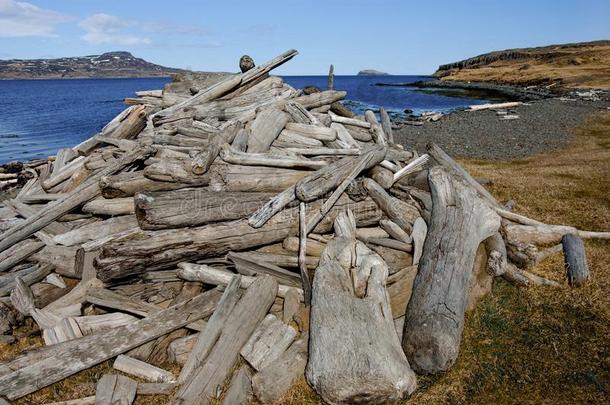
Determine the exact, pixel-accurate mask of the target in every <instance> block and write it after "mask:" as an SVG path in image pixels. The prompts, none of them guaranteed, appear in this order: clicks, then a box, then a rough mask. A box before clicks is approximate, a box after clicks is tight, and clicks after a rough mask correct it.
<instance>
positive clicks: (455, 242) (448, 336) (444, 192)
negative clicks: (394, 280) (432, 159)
mask: <svg viewBox="0 0 610 405" xmlns="http://www.w3.org/2000/svg"><path fill="white" fill-rule="evenodd" d="M428 177H429V183H430V188H431V191H432V200H433V208H432V220H431V224H430V228H429V229H428V234H427V236H426V241H425V244H424V250H423V254H422V257H421V260H420V265H419V271H418V273H417V277H416V278H415V284H414V286H413V293H412V295H411V300H410V302H409V307H408V308H407V313H406V321H405V329H404V334H403V348H404V350H405V353H406V354H407V358H409V360H410V362H411V363H412V365H413V367H414V368H415V369H416V370H420V371H422V372H424V373H438V372H441V371H446V370H447V369H448V368H449V367H450V366H451V365H452V364H453V363H454V362H455V360H456V358H457V356H458V353H459V347H460V343H461V338H462V331H463V328H464V313H465V310H466V305H467V301H468V291H469V285H470V278H471V275H472V269H473V265H474V259H475V254H476V251H477V249H478V246H479V244H480V243H481V242H482V241H483V240H485V239H487V238H488V237H490V236H492V235H493V234H495V233H496V232H497V231H498V228H499V227H500V217H499V216H498V215H497V214H496V213H495V211H493V210H492V209H491V208H490V206H489V205H488V204H487V203H486V202H484V200H482V199H481V198H479V197H478V196H477V194H476V192H475V191H474V190H472V188H471V187H469V186H467V185H465V184H464V183H462V182H461V181H460V180H458V179H457V178H456V177H454V176H452V175H450V174H449V173H448V171H447V170H446V169H443V168H442V167H434V168H432V169H430V173H429V175H428Z"/></svg>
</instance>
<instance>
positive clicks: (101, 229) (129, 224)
mask: <svg viewBox="0 0 610 405" xmlns="http://www.w3.org/2000/svg"><path fill="white" fill-rule="evenodd" d="M137 225H138V221H137V220H136V218H135V217H134V216H133V215H122V216H119V217H112V218H108V219H106V220H104V221H98V222H93V223H91V224H88V225H85V226H81V227H80V228H76V229H74V230H72V231H70V232H67V233H64V234H61V235H57V236H55V237H54V238H53V240H54V241H55V243H57V244H59V245H64V246H74V245H77V244H80V243H83V242H86V241H90V240H94V239H99V238H102V237H105V236H108V235H114V234H116V233H119V232H123V231H125V230H127V229H131V228H133V227H136V226H137Z"/></svg>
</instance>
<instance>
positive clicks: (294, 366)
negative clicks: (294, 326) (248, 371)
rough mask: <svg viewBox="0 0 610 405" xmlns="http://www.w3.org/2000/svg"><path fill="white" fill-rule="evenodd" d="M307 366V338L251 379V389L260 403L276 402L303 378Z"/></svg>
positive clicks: (298, 341) (292, 346) (297, 341)
mask: <svg viewBox="0 0 610 405" xmlns="http://www.w3.org/2000/svg"><path fill="white" fill-rule="evenodd" d="M306 364H307V337H301V338H299V339H298V340H296V341H295V342H294V343H293V344H292V345H291V346H290V347H289V348H288V350H286V351H285V352H284V353H282V355H281V356H279V357H278V358H277V359H276V360H275V361H273V362H272V363H270V364H269V365H268V366H266V367H264V368H263V369H262V370H260V371H259V372H258V373H256V374H255V375H254V377H253V378H252V389H253V390H254V393H255V394H256V398H257V399H258V400H259V401H261V402H262V403H275V402H277V401H278V400H279V399H280V398H281V397H282V396H283V395H284V394H285V393H286V392H287V391H288V390H289V389H290V387H291V386H292V385H293V384H294V383H295V382H296V381H297V380H298V379H299V378H300V377H302V376H303V374H304V372H305V365H306Z"/></svg>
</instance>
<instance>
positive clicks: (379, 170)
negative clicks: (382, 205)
mask: <svg viewBox="0 0 610 405" xmlns="http://www.w3.org/2000/svg"><path fill="white" fill-rule="evenodd" d="M383 162H384V161H382V162H380V163H379V164H378V165H377V166H373V167H372V168H371V170H369V173H368V175H369V177H370V178H371V179H373V180H375V181H376V182H377V184H379V185H380V186H381V187H383V188H384V189H385V190H389V189H390V187H392V184H394V173H393V172H392V171H391V170H389V169H387V168H385V167H383V166H382V165H381V164H382V163H383Z"/></svg>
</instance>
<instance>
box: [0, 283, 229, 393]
mask: <svg viewBox="0 0 610 405" xmlns="http://www.w3.org/2000/svg"><path fill="white" fill-rule="evenodd" d="M219 299H220V292H219V291H217V290H212V291H208V292H206V293H204V294H201V295H199V296H197V297H195V298H193V299H191V300H189V301H187V302H185V303H183V304H180V305H176V306H174V307H170V308H168V309H166V310H163V311H160V312H158V313H156V314H154V315H151V316H150V317H148V318H144V319H141V320H139V321H137V322H134V323H131V324H129V325H125V326H120V327H118V328H114V329H110V330H107V331H102V332H100V333H96V334H94V335H89V336H84V337H82V338H80V339H75V340H71V341H68V342H64V343H60V344H57V345H55V346H53V347H52V348H49V349H41V350H40V349H39V350H38V351H34V352H31V353H28V354H25V355H23V356H22V357H18V358H17V359H15V360H13V361H11V362H9V363H4V364H3V366H4V367H3V369H5V370H7V372H6V373H5V374H4V375H2V376H1V377H0V392H2V393H4V394H5V395H6V396H7V398H8V399H9V400H14V399H17V398H20V397H22V396H24V395H27V394H29V393H31V392H34V391H37V390H39V389H41V388H43V387H46V386H47V385H50V384H53V383H55V382H57V381H61V380H62V379H64V378H66V377H69V376H70V375H72V374H75V373H77V372H79V371H81V370H84V369H86V368H89V367H92V366H94V365H96V364H99V363H101V362H103V361H105V360H108V359H110V358H112V357H114V356H117V355H119V354H121V353H124V352H126V351H128V350H130V349H132V348H134V347H137V346H140V345H142V344H144V343H146V342H148V341H150V340H153V339H155V338H157V337H159V336H162V335H165V334H167V333H169V332H171V331H173V330H175V329H178V328H182V327H184V326H185V325H187V324H189V323H191V322H193V321H196V320H198V319H201V318H205V317H206V316H209V315H211V314H212V312H213V310H214V308H215V307H216V303H217V302H218V300H219ZM83 353H87V356H83V355H82V354H83ZM0 374H2V373H0Z"/></svg>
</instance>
